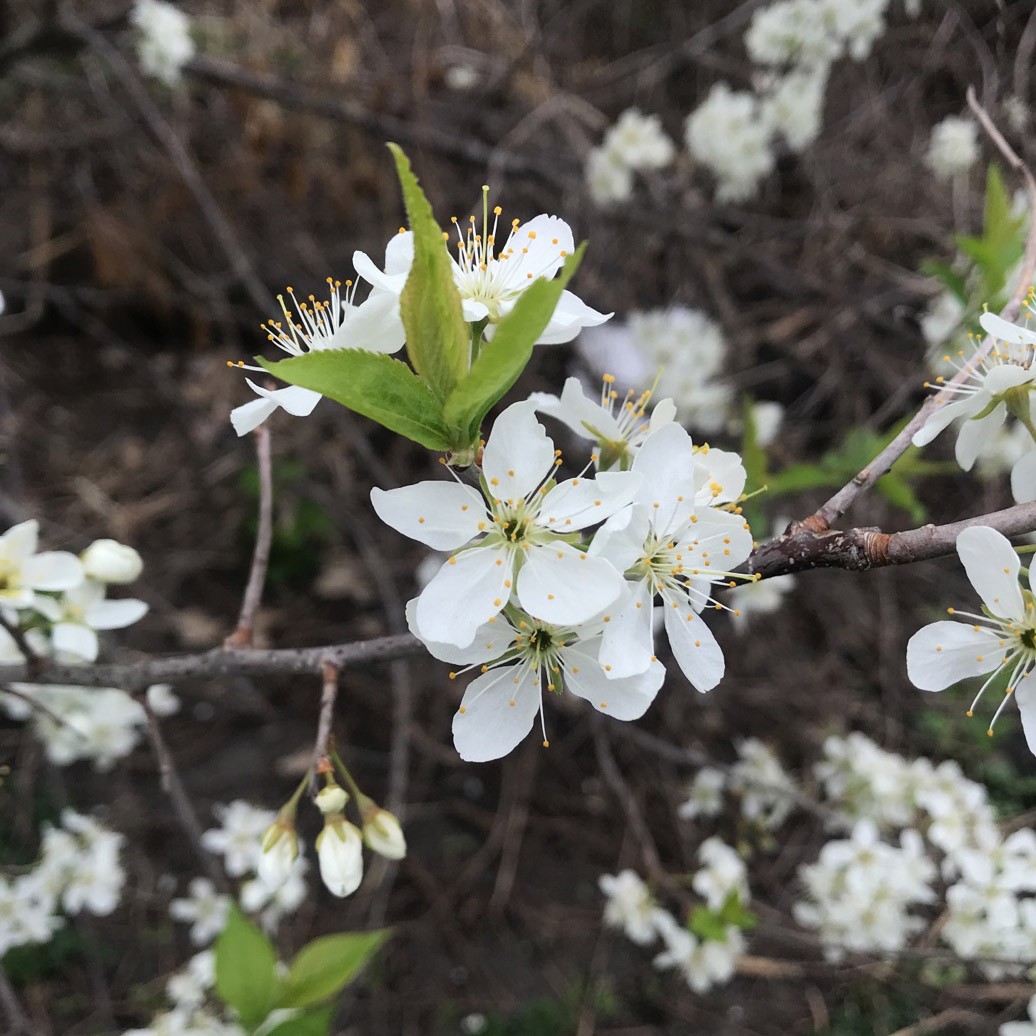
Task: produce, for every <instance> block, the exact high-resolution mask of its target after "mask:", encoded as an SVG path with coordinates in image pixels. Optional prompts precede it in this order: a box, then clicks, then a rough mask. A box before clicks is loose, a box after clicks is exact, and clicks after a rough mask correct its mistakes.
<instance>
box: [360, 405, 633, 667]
mask: <svg viewBox="0 0 1036 1036" xmlns="http://www.w3.org/2000/svg"><path fill="white" fill-rule="evenodd" d="M533 406H534V404H532V403H530V402H521V403H514V404H512V405H511V406H510V407H508V408H507V409H506V410H505V411H504V412H503V413H502V414H501V415H500V416H499V417H498V418H497V420H496V423H495V425H494V426H493V431H492V432H491V434H490V436H489V440H488V442H487V443H486V446H485V450H484V451H483V455H482V473H483V478H482V480H481V484H482V492H481V493H480V492H479V491H478V490H476V489H475V488H473V487H472V486H467V485H463V484H462V483H460V482H459V481H458V482H420V483H418V484H417V485H414V486H405V487H403V488H401V489H392V490H388V491H386V490H382V489H377V488H375V489H373V490H372V491H371V502H372V504H373V505H374V510H375V511H376V512H377V514H378V517H379V518H381V520H382V521H383V522H385V523H386V524H387V525H390V526H391V527H392V528H394V529H396V530H397V531H398V532H401V533H403V535H405V536H409V537H411V538H412V539H416V540H418V541H419V542H421V543H424V544H425V545H426V546H429V547H432V548H433V549H435V550H451V551H457V553H455V554H453V555H452V556H451V557H450V558H449V560H448V561H447V562H446V564H445V565H443V566H442V568H441V569H440V570H439V572H438V574H437V575H436V576H435V577H434V578H433V579H432V580H431V582H430V583H429V584H428V585H427V586H426V587H425V588H424V590H423V591H422V592H421V595H420V596H419V597H418V598H417V606H416V611H415V617H414V628H415V630H416V631H417V633H418V635H419V636H420V637H421V639H422V640H426V641H432V642H437V643H443V644H454V645H456V646H457V647H460V648H464V647H467V646H468V645H470V644H471V642H472V641H473V639H474V638H475V633H476V631H477V630H478V629H479V627H480V626H482V625H483V624H484V623H486V622H488V621H489V620H491V619H493V618H494V616H496V615H498V614H499V613H500V611H501V610H502V609H503V608H504V607H505V606H506V605H507V603H508V601H509V600H510V598H511V596H512V591H513V593H514V596H515V597H516V599H517V601H518V603H519V604H520V605H521V607H522V608H523V609H524V610H525V611H527V612H528V613H529V614H530V615H532V616H534V617H536V618H538V619H542V620H544V621H546V622H552V623H563V624H565V625H573V624H575V625H577V624H579V623H583V622H586V621H587V620H589V619H590V618H591V617H593V616H594V615H596V614H597V613H599V612H600V611H602V610H603V609H605V608H607V607H608V606H609V605H611V604H613V603H614V602H615V601H616V600H617V598H618V597H619V595H620V593H621V592H622V588H623V584H622V579H621V577H620V576H619V574H618V572H616V571H615V570H614V569H613V568H612V566H611V565H610V564H609V563H608V562H607V561H605V560H604V559H602V558H596V557H590V556H589V555H588V554H587V552H586V551H585V550H582V549H580V548H578V547H576V546H573V545H572V544H571V543H570V542H567V541H566V540H565V539H562V536H564V535H565V534H568V533H577V532H579V531H580V530H582V529H585V528H586V527H587V526H589V525H595V524H597V523H598V522H601V521H603V520H605V519H606V518H607V517H608V516H609V515H611V514H614V513H615V512H616V511H618V510H619V509H620V508H622V507H625V506H626V505H627V504H628V503H629V502H630V501H631V500H632V499H633V495H634V493H635V492H636V489H637V487H638V486H639V484H640V478H639V476H638V475H635V474H633V473H631V472H602V473H600V474H599V475H598V476H597V478H596V479H591V478H578V477H577V478H572V479H567V480H565V481H562V482H559V483H557V484H556V485H554V486H553V488H549V489H548V483H549V482H550V480H551V479H552V478H553V476H554V473H555V471H556V470H557V466H558V464H560V459H559V455H558V454H557V453H556V451H555V449H554V443H553V442H552V441H551V440H550V438H548V436H547V433H546V431H545V430H544V428H543V426H542V425H541V424H540V423H539V422H538V421H537V420H536V417H535V414H534V412H533ZM545 489H546V490H547V491H546V492H544V490H545ZM461 548H466V549H461ZM519 558H521V562H522V563H521V568H520V571H519V570H518V568H519V566H518V561H519Z"/></svg>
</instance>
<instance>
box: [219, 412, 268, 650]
mask: <svg viewBox="0 0 1036 1036" xmlns="http://www.w3.org/2000/svg"><path fill="white" fill-rule="evenodd" d="M255 452H256V460H257V462H258V465H259V522H258V525H257V528H256V532H255V551H254V552H253V554H252V567H251V569H250V571H249V573H248V585H247V586H246V587H245V595H244V598H243V600H242V602H241V616H240V618H239V619H238V620H237V629H236V630H234V632H233V633H232V634H231V635H230V636H229V637H227V639H226V641H225V643H224V647H228V648H239V647H249V646H251V643H252V630H253V627H254V623H255V613H256V612H257V611H258V610H259V604H260V602H261V601H262V599H263V586H264V585H265V583H266V569H267V566H268V564H269V562H270V544H271V543H272V542H273V470H272V465H271V460H270V429H269V428H268V427H267V426H266V425H265V424H261V425H259V427H258V428H257V429H256V430H255Z"/></svg>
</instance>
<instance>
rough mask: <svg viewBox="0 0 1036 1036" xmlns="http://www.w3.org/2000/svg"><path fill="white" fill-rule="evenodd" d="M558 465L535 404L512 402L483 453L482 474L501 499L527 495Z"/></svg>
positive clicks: (492, 490)
mask: <svg viewBox="0 0 1036 1036" xmlns="http://www.w3.org/2000/svg"><path fill="white" fill-rule="evenodd" d="M553 468H554V443H553V442H552V441H551V440H550V438H549V436H548V435H547V432H546V429H545V428H544V427H543V425H541V424H540V423H539V421H537V420H536V411H535V408H534V404H532V403H530V402H529V401H528V400H523V401H521V402H519V403H512V404H511V405H510V406H509V407H508V408H507V409H506V410H505V411H504V412H503V413H502V414H501V415H500V416H499V417H498V418H497V419H496V422H495V423H494V425H493V431H492V432H491V433H490V436H489V441H488V442H487V443H486V448H485V450H483V452H482V473H483V474H484V475H485V478H486V483H487V484H488V486H489V491H490V492H491V493H492V494H493V496H494V497H495V498H496V499H498V500H521V499H524V498H525V497H527V496H528V495H529V494H530V493H531V492H532V491H533V490H534V489H536V487H537V486H539V484H540V483H541V482H542V481H543V480H544V479H545V478H546V477H547V475H548V474H549V473H550V472H551V471H552V470H553Z"/></svg>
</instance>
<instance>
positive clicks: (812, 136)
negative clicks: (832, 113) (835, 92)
mask: <svg viewBox="0 0 1036 1036" xmlns="http://www.w3.org/2000/svg"><path fill="white" fill-rule="evenodd" d="M826 90H827V70H826V69H825V68H819V69H806V70H801V69H797V70H795V71H793V72H789V73H788V74H787V75H785V76H781V77H780V78H778V79H777V80H776V81H775V82H774V83H773V84H772V85H771V86H770V88H769V89H768V90H767V91H766V94H765V95H764V97H763V111H764V112H765V115H764V120H765V121H767V122H769V123H770V124H771V125H772V126H774V127H775V128H776V129H777V131H778V132H779V133H780V134H781V136H783V137H784V139H785V141H786V142H787V144H788V147H789V148H790V149H791V150H792V151H795V152H801V151H805V150H806V148H807V147H809V145H810V144H812V143H813V142H814V141H815V140H816V139H817V137H818V136H819V135H820V127H821V125H822V123H823V117H824V94H825V91H826Z"/></svg>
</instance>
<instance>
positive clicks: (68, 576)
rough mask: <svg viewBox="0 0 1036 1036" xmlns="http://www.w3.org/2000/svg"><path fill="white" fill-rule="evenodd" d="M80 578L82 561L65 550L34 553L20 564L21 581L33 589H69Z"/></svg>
mask: <svg viewBox="0 0 1036 1036" xmlns="http://www.w3.org/2000/svg"><path fill="white" fill-rule="evenodd" d="M82 580H83V566H82V563H81V562H80V560H79V558H77V557H76V556H75V554H69V553H68V551H66V550H49V551H44V552H43V553H42V554H34V555H33V556H32V557H31V558H27V559H26V560H25V563H24V564H23V565H22V576H21V581H22V583H23V584H24V585H25V586H31V587H32V588H33V589H34V590H71V589H72V587H73V586H76V585H77V584H79V583H81V582H82Z"/></svg>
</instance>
